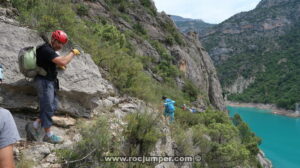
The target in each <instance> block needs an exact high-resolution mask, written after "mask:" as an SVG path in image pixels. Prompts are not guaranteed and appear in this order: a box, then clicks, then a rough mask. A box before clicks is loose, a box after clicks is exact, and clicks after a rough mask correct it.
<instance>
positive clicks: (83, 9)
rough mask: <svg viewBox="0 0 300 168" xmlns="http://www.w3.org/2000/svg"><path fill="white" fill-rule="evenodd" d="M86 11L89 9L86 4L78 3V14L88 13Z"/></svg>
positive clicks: (84, 14)
mask: <svg viewBox="0 0 300 168" xmlns="http://www.w3.org/2000/svg"><path fill="white" fill-rule="evenodd" d="M88 11H89V8H88V6H86V5H84V4H80V5H78V6H77V14H78V15H79V16H86V15H88Z"/></svg>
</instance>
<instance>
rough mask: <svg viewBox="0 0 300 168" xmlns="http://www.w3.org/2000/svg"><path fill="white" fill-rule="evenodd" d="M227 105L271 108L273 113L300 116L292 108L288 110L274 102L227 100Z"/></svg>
mask: <svg viewBox="0 0 300 168" xmlns="http://www.w3.org/2000/svg"><path fill="white" fill-rule="evenodd" d="M225 104H226V106H233V107H254V108H259V109H264V110H271V112H272V113H273V114H279V115H283V116H287V117H294V118H296V117H300V114H296V113H295V112H294V111H292V110H286V109H281V108H278V107H276V105H274V104H260V103H239V102H231V101H226V102H225Z"/></svg>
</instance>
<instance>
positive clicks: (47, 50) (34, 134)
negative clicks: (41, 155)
mask: <svg viewBox="0 0 300 168" xmlns="http://www.w3.org/2000/svg"><path fill="white" fill-rule="evenodd" d="M67 42H68V36H67V34H66V33H65V32H64V31H62V30H56V31H54V32H53V33H52V36H51V41H50V43H45V44H43V45H42V46H40V47H38V48H37V50H36V57H37V65H38V66H39V67H41V68H43V69H44V70H45V71H46V72H47V73H46V75H45V76H42V75H37V76H36V77H35V79H34V80H35V86H36V90H37V93H38V98H39V113H40V114H39V117H38V119H36V120H35V121H34V122H33V124H32V123H30V124H27V125H26V132H27V138H28V139H29V140H35V141H38V140H40V135H41V131H42V130H41V128H44V130H45V133H46V135H45V136H44V138H43V141H46V142H50V143H61V142H63V139H62V137H59V136H57V135H55V134H54V133H53V132H52V131H51V126H52V116H53V115H54V112H55V111H56V110H57V103H58V102H57V96H56V92H57V90H58V88H59V84H58V79H57V69H56V67H57V66H66V65H67V64H68V63H69V62H70V61H71V60H72V59H73V57H74V56H75V55H79V54H80V52H79V50H77V49H73V50H71V51H70V52H69V53H68V54H67V55H65V56H60V55H58V54H57V53H56V51H58V50H61V49H62V48H63V47H64V45H65V44H66V43H67Z"/></svg>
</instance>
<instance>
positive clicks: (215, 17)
mask: <svg viewBox="0 0 300 168" xmlns="http://www.w3.org/2000/svg"><path fill="white" fill-rule="evenodd" d="M259 1H260V0H154V2H155V5H156V7H157V9H158V11H165V12H166V13H167V14H173V15H179V16H182V17H187V18H194V19H202V20H204V21H205V22H208V23H220V22H222V21H224V20H226V19H228V18H229V17H231V16H233V15H234V14H237V13H239V12H242V11H249V10H251V9H254V8H255V6H256V5H257V4H258V3H259Z"/></svg>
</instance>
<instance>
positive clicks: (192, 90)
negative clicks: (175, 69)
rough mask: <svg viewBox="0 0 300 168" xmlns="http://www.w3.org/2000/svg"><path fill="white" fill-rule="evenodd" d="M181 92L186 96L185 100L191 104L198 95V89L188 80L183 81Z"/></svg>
mask: <svg viewBox="0 0 300 168" xmlns="http://www.w3.org/2000/svg"><path fill="white" fill-rule="evenodd" d="M182 91H183V92H184V93H185V94H186V96H187V99H189V100H190V101H191V102H193V101H196V100H197V98H198V94H199V89H198V88H197V87H196V86H195V84H194V83H193V82H192V81H190V80H185V82H184V86H183V88H182Z"/></svg>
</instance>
